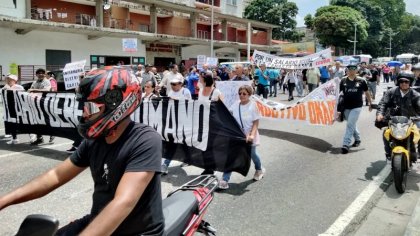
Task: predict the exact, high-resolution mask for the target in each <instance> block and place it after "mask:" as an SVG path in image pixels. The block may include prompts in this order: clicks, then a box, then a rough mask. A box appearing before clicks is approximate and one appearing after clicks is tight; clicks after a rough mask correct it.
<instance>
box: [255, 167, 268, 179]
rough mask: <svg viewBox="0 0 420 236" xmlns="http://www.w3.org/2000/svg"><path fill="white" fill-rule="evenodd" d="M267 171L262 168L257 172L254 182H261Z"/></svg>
mask: <svg viewBox="0 0 420 236" xmlns="http://www.w3.org/2000/svg"><path fill="white" fill-rule="evenodd" d="M264 174H265V169H264V168H262V169H261V170H256V171H255V174H254V180H255V181H258V180H261V179H262V178H263V177H264Z"/></svg>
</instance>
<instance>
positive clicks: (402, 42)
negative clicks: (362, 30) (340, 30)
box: [330, 0, 420, 57]
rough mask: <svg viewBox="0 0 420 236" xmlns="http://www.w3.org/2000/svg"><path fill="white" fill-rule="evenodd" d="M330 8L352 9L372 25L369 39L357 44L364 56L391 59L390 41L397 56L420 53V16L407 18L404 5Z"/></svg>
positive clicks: (396, 1)
mask: <svg viewBox="0 0 420 236" xmlns="http://www.w3.org/2000/svg"><path fill="white" fill-rule="evenodd" d="M330 4H331V5H335V6H347V7H351V8H353V9H355V10H357V11H358V12H360V13H361V14H362V15H363V16H364V17H365V18H366V20H367V21H368V22H369V28H368V37H367V39H366V40H365V41H364V42H360V43H358V49H360V50H362V51H363V53H368V54H371V55H372V56H374V57H377V56H385V55H388V51H387V50H388V48H389V39H390V37H391V40H392V52H393V54H394V55H395V54H399V53H403V52H413V53H417V54H418V53H420V50H419V49H420V45H419V44H420V42H419V41H418V32H419V31H418V29H419V28H420V20H419V16H413V15H411V14H408V13H407V12H406V11H405V3H404V1H402V0H331V1H330ZM416 37H417V38H416Z"/></svg>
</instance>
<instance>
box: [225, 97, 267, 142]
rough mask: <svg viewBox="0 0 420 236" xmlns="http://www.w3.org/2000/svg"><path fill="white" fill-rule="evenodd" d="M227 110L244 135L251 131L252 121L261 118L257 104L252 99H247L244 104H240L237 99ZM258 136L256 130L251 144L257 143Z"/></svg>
mask: <svg viewBox="0 0 420 236" xmlns="http://www.w3.org/2000/svg"><path fill="white" fill-rule="evenodd" d="M229 110H230V112H231V113H232V115H233V117H235V120H236V122H238V124H239V126H240V127H241V128H242V131H243V132H244V133H245V135H247V134H249V133H250V132H251V130H252V124H253V122H254V121H256V120H259V119H260V118H261V115H260V113H259V111H258V108H257V104H256V103H255V102H253V101H249V102H248V103H247V104H245V105H241V104H240V102H239V101H238V102H236V103H234V104H233V105H232V106H231V107H230V109H229ZM259 136H260V135H259V133H258V130H257V133H256V135H255V137H254V143H253V145H258V144H259V140H260V138H259Z"/></svg>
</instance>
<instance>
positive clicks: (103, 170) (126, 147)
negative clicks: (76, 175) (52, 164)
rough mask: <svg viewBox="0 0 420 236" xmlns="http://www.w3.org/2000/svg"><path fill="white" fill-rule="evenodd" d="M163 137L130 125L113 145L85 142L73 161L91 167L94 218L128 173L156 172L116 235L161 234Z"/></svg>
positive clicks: (102, 140)
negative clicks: (93, 185)
mask: <svg viewBox="0 0 420 236" xmlns="http://www.w3.org/2000/svg"><path fill="white" fill-rule="evenodd" d="M161 153H162V138H161V136H160V135H159V134H158V133H157V132H156V131H155V130H154V129H153V128H151V127H149V126H146V125H144V124H139V123H134V122H131V123H130V124H129V126H128V127H127V128H126V130H125V131H124V132H123V134H122V135H121V137H120V138H119V139H118V140H117V141H116V142H115V143H112V144H107V143H106V142H105V139H103V138H100V139H95V140H84V141H83V142H82V143H81V145H80V146H79V148H78V149H77V151H75V152H74V153H73V154H72V155H71V156H70V160H71V161H72V163H73V164H75V165H76V166H79V167H90V170H91V173H92V178H93V181H94V184H95V187H94V192H93V205H92V209H91V215H92V216H93V217H95V216H96V215H98V214H99V213H100V211H101V210H102V209H103V208H104V207H105V206H106V205H107V204H108V203H109V202H110V201H111V200H112V199H113V198H114V195H115V192H116V190H117V187H118V184H119V182H120V180H121V178H122V176H123V175H124V173H126V172H149V171H152V172H155V175H154V177H153V178H152V180H151V182H150V183H149V185H148V186H147V187H146V189H145V191H144V193H143V195H142V196H141V198H140V200H139V201H138V203H137V205H136V206H135V207H134V209H133V210H132V212H131V213H130V214H129V215H128V217H127V218H126V219H125V220H124V221H123V222H122V223H121V224H120V225H119V227H118V228H117V229H116V230H115V231H114V234H113V235H140V234H141V235H162V234H163V230H164V218H163V211H162V196H161V182H160V173H159V172H160V170H161V169H160V168H161V167H160V166H161V159H162V154H161Z"/></svg>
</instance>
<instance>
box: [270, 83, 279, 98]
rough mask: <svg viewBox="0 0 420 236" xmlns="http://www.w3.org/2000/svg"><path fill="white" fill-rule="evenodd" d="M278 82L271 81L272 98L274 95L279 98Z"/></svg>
mask: <svg viewBox="0 0 420 236" xmlns="http://www.w3.org/2000/svg"><path fill="white" fill-rule="evenodd" d="M277 83H278V81H277V80H271V79H270V96H271V95H274V96H277Z"/></svg>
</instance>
